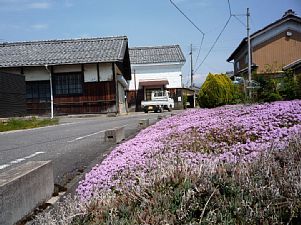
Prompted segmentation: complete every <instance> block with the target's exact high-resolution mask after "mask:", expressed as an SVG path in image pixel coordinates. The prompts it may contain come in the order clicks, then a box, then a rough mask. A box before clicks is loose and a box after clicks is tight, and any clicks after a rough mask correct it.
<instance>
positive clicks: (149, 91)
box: [145, 88, 162, 101]
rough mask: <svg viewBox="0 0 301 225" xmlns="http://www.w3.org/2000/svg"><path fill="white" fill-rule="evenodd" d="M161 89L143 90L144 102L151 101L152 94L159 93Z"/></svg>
mask: <svg viewBox="0 0 301 225" xmlns="http://www.w3.org/2000/svg"><path fill="white" fill-rule="evenodd" d="M160 91H162V88H152V89H149V88H147V89H145V100H146V101H150V100H151V99H152V92H160Z"/></svg>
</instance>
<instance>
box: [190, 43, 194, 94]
mask: <svg viewBox="0 0 301 225" xmlns="http://www.w3.org/2000/svg"><path fill="white" fill-rule="evenodd" d="M190 84H191V85H190V87H191V88H192V87H193V64H192V44H191V45H190Z"/></svg>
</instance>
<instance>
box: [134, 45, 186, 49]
mask: <svg viewBox="0 0 301 225" xmlns="http://www.w3.org/2000/svg"><path fill="white" fill-rule="evenodd" d="M170 47H180V45H178V44H174V45H156V46H141V47H129V50H136V49H156V48H170Z"/></svg>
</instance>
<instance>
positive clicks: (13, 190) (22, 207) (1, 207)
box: [0, 161, 54, 225]
mask: <svg viewBox="0 0 301 225" xmlns="http://www.w3.org/2000/svg"><path fill="white" fill-rule="evenodd" d="M53 189H54V183H53V168H52V163H51V161H33V162H27V163H25V164H22V165H20V166H18V167H15V168H13V169H11V170H9V171H6V172H3V173H1V174H0V224H1V225H11V224H14V223H16V222H18V221H19V220H20V219H22V218H23V217H24V216H26V215H27V214H28V213H30V212H31V211H32V210H33V209H34V208H35V207H37V206H38V205H39V204H41V203H43V202H44V201H46V200H48V199H49V198H50V197H51V196H52V193H53Z"/></svg>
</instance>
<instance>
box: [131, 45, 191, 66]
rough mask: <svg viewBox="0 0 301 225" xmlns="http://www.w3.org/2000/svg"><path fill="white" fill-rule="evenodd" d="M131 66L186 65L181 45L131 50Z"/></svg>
mask: <svg viewBox="0 0 301 225" xmlns="http://www.w3.org/2000/svg"><path fill="white" fill-rule="evenodd" d="M129 53H130V60H131V64H154V63H184V62H185V61H186V60H185V57H184V55H183V52H182V50H181V48H180V46H179V45H169V46H155V47H135V48H130V49H129Z"/></svg>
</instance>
